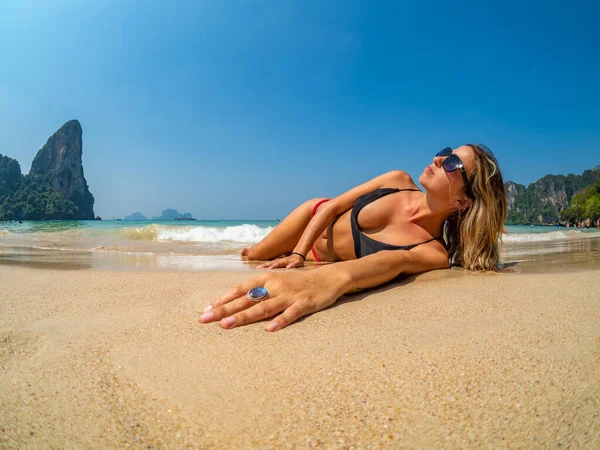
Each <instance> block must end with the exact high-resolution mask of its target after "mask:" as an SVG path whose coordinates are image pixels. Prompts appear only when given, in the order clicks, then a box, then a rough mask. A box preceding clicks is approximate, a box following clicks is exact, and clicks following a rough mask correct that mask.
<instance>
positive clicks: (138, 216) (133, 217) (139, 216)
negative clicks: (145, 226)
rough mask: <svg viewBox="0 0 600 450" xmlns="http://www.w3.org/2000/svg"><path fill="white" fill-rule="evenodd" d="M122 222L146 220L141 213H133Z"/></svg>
mask: <svg viewBox="0 0 600 450" xmlns="http://www.w3.org/2000/svg"><path fill="white" fill-rule="evenodd" d="M123 220H148V218H147V217H146V216H145V215H143V214H142V213H141V212H134V213H133V214H130V215H128V216H125V217H124V218H123Z"/></svg>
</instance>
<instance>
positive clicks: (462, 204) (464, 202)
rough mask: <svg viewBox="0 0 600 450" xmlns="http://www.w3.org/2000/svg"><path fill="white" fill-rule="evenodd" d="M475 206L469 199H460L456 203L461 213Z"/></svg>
mask: <svg viewBox="0 0 600 450" xmlns="http://www.w3.org/2000/svg"><path fill="white" fill-rule="evenodd" d="M472 204H473V200H471V199H470V198H468V197H463V198H458V199H456V200H455V201H454V206H456V208H457V209H460V210H461V211H464V210H465V209H467V208H470V207H471V205H472Z"/></svg>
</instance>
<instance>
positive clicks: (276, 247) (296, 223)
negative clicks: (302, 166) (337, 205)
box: [240, 198, 324, 261]
mask: <svg viewBox="0 0 600 450" xmlns="http://www.w3.org/2000/svg"><path fill="white" fill-rule="evenodd" d="M321 200H324V199H322V198H313V199H312V200H309V201H307V202H304V203H303V204H301V205H300V206H298V207H297V208H296V209H295V210H293V211H292V212H291V213H290V214H289V215H288V216H287V217H286V218H285V219H283V221H282V222H281V223H280V224H279V225H277V226H276V227H275V228H274V229H273V230H272V231H271V232H270V233H269V234H268V235H267V236H266V237H265V238H264V239H263V240H262V241H260V242H259V243H258V244H256V245H253V246H252V247H248V248H243V249H242V251H241V252H240V255H241V256H247V257H248V259H254V260H261V261H266V260H269V259H273V258H277V257H278V256H281V255H283V254H285V253H289V252H291V251H292V250H294V247H296V244H297V243H298V241H299V240H300V238H301V237H302V233H304V230H305V229H306V226H307V225H308V223H309V222H310V219H311V218H312V209H313V208H314V206H315V205H316V204H317V203H318V202H320V201H321Z"/></svg>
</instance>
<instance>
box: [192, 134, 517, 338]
mask: <svg viewBox="0 0 600 450" xmlns="http://www.w3.org/2000/svg"><path fill="white" fill-rule="evenodd" d="M419 182H420V183H421V185H422V186H423V187H424V188H425V192H422V191H420V190H419V189H418V188H417V186H416V184H415V183H414V182H413V180H412V179H411V178H410V176H409V175H408V174H406V173H405V172H402V171H399V170H395V171H392V172H388V173H386V174H383V175H381V176H379V177H377V178H374V179H372V180H371V181H368V182H366V183H364V184H361V185H359V186H357V187H355V188H353V189H350V190H349V191H347V192H345V193H343V194H342V195H340V196H338V197H335V198H333V199H321V198H316V199H313V200H309V201H307V202H306V203H304V204H302V205H300V206H299V207H298V208H296V209H295V210H294V211H293V212H292V213H291V214H290V215H289V216H287V217H286V218H285V219H284V220H283V222H281V223H280V224H279V225H277V227H276V228H275V229H274V230H273V231H271V233H269V235H268V236H266V237H265V238H264V239H263V240H262V241H261V242H259V243H258V244H256V245H255V246H253V247H250V248H245V249H243V250H242V256H244V257H247V258H248V259H249V260H261V261H265V260H269V261H268V262H266V263H264V264H261V265H259V266H258V268H264V269H275V268H287V269H292V268H297V267H302V266H303V265H304V261H306V260H308V261H318V262H321V261H323V262H331V263H335V264H327V265H322V266H320V267H318V268H317V270H307V271H292V272H290V271H286V272H285V273H282V272H279V271H277V272H271V271H270V272H268V273H265V274H262V275H259V276H257V277H254V278H252V279H250V280H248V281H245V282H243V283H240V284H238V285H237V286H236V287H235V288H234V289H232V290H231V291H230V292H228V293H227V294H225V295H223V296H222V297H220V298H219V299H217V300H215V301H214V302H213V303H212V304H210V305H209V306H207V307H206V309H205V312H204V314H202V316H201V317H200V321H201V322H202V323H209V322H215V321H217V320H220V322H221V326H222V327H223V328H233V327H237V326H241V325H246V324H248V323H252V322H257V321H259V320H265V319H268V318H270V317H273V316H275V315H277V317H275V318H274V319H273V320H272V321H271V322H269V323H268V324H267V326H266V328H265V329H266V330H267V331H276V330H280V329H282V328H284V327H286V326H288V325H289V324H291V323H292V322H294V321H295V320H297V319H299V318H300V317H302V316H305V315H307V314H311V313H314V312H316V311H319V310H321V309H324V308H326V307H328V306H330V305H331V304H333V303H334V302H335V301H336V300H337V299H338V298H339V297H340V296H342V295H343V294H346V293H349V292H354V291H357V290H360V289H365V288H370V287H373V286H378V285H380V284H383V283H385V282H387V281H389V280H392V279H393V278H395V277H397V276H398V275H400V274H403V275H408V274H416V273H421V272H426V271H428V270H434V269H445V268H448V267H449V265H450V264H453V265H458V266H461V267H463V268H465V269H468V270H474V271H484V270H496V269H497V264H498V257H499V243H498V238H499V237H500V234H501V233H502V229H503V226H504V219H505V218H506V214H507V202H506V195H505V192H504V182H503V180H502V175H501V173H500V169H499V167H498V163H497V161H496V159H495V158H494V156H493V155H492V153H491V151H490V150H489V149H487V148H486V147H485V146H483V145H474V144H469V145H464V146H462V147H459V148H457V149H455V150H452V149H451V148H449V147H447V148H445V149H444V150H442V151H440V152H439V153H437V155H435V157H434V158H433V163H432V164H430V165H429V166H427V167H426V168H425V170H424V171H423V173H422V174H421V175H420V176H419ZM444 224H445V225H446V226H445V227H444ZM442 233H443V235H442Z"/></svg>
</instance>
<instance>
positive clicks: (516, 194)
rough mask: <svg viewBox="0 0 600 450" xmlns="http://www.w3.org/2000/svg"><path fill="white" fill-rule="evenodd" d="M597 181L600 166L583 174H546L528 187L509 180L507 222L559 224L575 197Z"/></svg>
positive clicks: (506, 187)
mask: <svg viewBox="0 0 600 450" xmlns="http://www.w3.org/2000/svg"><path fill="white" fill-rule="evenodd" d="M596 180H600V166H598V167H596V168H595V169H592V170H586V171H585V172H583V174H581V175H574V174H569V175H567V176H565V175H546V176H545V177H543V178H540V179H539V180H537V181H536V182H535V183H531V184H530V185H529V186H527V187H525V186H524V185H522V184H517V183H515V182H513V181H508V182H507V183H505V184H504V187H505V189H506V196H507V200H508V209H509V214H508V223H511V224H526V223H556V222H558V220H559V213H560V212H561V211H564V210H566V209H567V208H568V207H569V204H570V203H571V199H572V198H573V196H574V195H575V194H576V193H577V192H579V191H580V190H581V189H583V188H584V187H586V186H589V185H590V184H593V183H594V182H596Z"/></svg>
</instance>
